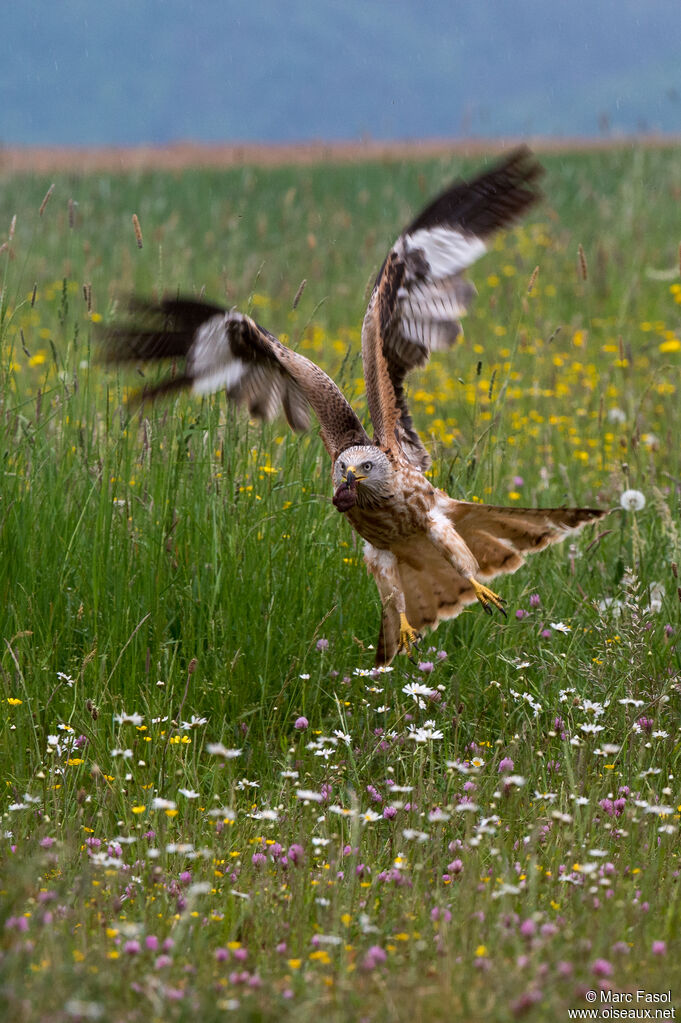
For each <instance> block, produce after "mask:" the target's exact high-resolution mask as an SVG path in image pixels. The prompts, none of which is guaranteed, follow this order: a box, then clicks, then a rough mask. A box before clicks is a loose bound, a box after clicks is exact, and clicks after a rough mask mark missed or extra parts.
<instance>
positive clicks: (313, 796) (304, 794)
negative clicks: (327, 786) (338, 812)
mask: <svg viewBox="0 0 681 1023" xmlns="http://www.w3.org/2000/svg"><path fill="white" fill-rule="evenodd" d="M296 799H302V800H305V801H306V802H311V803H323V802H324V796H323V794H322V793H321V792H315V791H314V790H313V789H296Z"/></svg>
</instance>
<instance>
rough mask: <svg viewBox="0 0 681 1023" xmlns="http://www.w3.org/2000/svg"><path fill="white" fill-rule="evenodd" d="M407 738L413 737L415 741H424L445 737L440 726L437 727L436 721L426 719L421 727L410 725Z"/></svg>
mask: <svg viewBox="0 0 681 1023" xmlns="http://www.w3.org/2000/svg"><path fill="white" fill-rule="evenodd" d="M407 738H409V739H413V740H414V742H418V743H422V742H427V741H428V740H429V739H443V738H444V735H443V733H442V731H441V730H440V729H439V728H436V727H435V722H434V721H424V723H423V726H422V727H421V728H417V727H415V726H414V725H410V726H409V734H408V736H407Z"/></svg>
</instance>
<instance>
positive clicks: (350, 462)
mask: <svg viewBox="0 0 681 1023" xmlns="http://www.w3.org/2000/svg"><path fill="white" fill-rule="evenodd" d="M392 477H393V468H392V465H391V464H390V461H389V459H388V457H387V455H386V454H385V453H384V452H383V451H381V449H380V448H379V447H375V446H374V445H368V444H367V445H361V446H356V447H352V448H346V450H345V451H343V452H342V454H340V455H339V456H338V458H337V459H336V461H335V463H334V466H333V485H334V495H333V503H334V504H335V506H336V508H337V509H338V511H348V510H349V509H350V508H352V506H353V505H355V504H357V505H359V506H360V507H364V508H371V507H377V506H378V505H380V504H381V503H382V502H383V501H384V500H385V499H386V498H388V497H390V495H391V494H392V489H393V488H392Z"/></svg>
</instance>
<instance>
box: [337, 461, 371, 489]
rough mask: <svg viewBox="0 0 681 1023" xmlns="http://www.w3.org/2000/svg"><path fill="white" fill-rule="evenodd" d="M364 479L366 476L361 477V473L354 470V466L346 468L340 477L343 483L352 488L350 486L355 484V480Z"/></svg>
mask: <svg viewBox="0 0 681 1023" xmlns="http://www.w3.org/2000/svg"><path fill="white" fill-rule="evenodd" d="M365 479H366V476H364V475H362V473H358V472H357V470H356V469H355V467H354V465H350V466H348V469H347V472H346V473H345V475H344V476H343V477H342V480H343V483H347V485H348V486H349V487H350V486H352V484H353V483H354V482H355V480H365Z"/></svg>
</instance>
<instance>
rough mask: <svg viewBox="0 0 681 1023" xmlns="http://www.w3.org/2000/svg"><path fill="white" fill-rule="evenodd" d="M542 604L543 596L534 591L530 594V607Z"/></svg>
mask: <svg viewBox="0 0 681 1023" xmlns="http://www.w3.org/2000/svg"><path fill="white" fill-rule="evenodd" d="M540 604H541V597H540V596H539V594H538V593H533V594H531V596H530V607H539V605H540Z"/></svg>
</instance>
